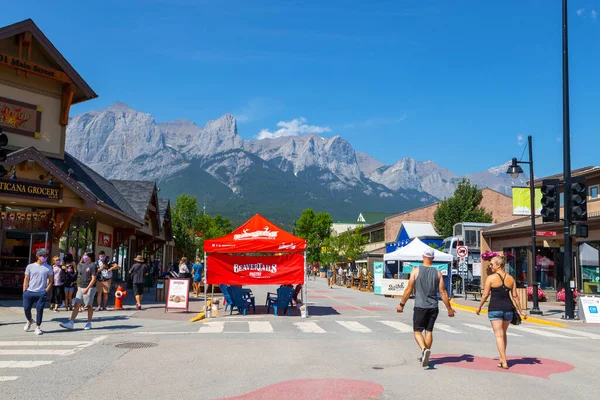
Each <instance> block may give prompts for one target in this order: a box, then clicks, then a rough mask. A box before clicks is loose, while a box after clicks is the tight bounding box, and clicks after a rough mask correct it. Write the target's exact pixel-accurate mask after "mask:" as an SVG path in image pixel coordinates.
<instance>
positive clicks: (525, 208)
mask: <svg viewBox="0 0 600 400" xmlns="http://www.w3.org/2000/svg"><path fill="white" fill-rule="evenodd" d="M512 198H513V215H531V191H530V189H529V188H524V187H514V188H512ZM541 212H542V189H539V188H538V189H535V215H541Z"/></svg>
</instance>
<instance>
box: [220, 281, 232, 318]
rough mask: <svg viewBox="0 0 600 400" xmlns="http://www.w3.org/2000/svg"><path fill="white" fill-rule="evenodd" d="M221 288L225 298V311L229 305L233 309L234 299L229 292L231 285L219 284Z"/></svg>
mask: <svg viewBox="0 0 600 400" xmlns="http://www.w3.org/2000/svg"><path fill="white" fill-rule="evenodd" d="M219 287H220V288H221V292H222V293H223V298H225V312H226V311H227V307H229V308H231V309H232V311H233V299H232V298H231V295H230V294H229V287H228V286H227V285H223V284H221V285H219Z"/></svg>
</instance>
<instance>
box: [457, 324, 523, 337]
mask: <svg viewBox="0 0 600 400" xmlns="http://www.w3.org/2000/svg"><path fill="white" fill-rule="evenodd" d="M463 325H464V326H468V327H469V328H473V329H479V330H480V331H486V332H494V330H493V329H492V327H491V326H482V325H475V324H463ZM506 335H507V336H521V335H519V334H517V333H512V332H506Z"/></svg>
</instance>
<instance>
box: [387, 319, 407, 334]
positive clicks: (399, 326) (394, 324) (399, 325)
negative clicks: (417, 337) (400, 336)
mask: <svg viewBox="0 0 600 400" xmlns="http://www.w3.org/2000/svg"><path fill="white" fill-rule="evenodd" d="M379 322H381V323H382V324H384V325H387V326H389V327H390V328H394V329H396V330H397V331H400V332H402V333H409V332H412V331H413V328H412V327H411V326H410V325H408V324H405V323H404V322H400V321H379Z"/></svg>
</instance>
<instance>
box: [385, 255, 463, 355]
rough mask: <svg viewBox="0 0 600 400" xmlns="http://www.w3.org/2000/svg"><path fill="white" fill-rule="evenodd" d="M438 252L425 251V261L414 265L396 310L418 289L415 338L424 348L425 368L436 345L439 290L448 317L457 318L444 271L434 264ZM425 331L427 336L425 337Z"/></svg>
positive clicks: (414, 311)
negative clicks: (434, 338) (433, 345)
mask: <svg viewBox="0 0 600 400" xmlns="http://www.w3.org/2000/svg"><path fill="white" fill-rule="evenodd" d="M434 256H435V252H434V251H433V249H427V250H425V251H424V252H423V264H422V265H420V266H419V267H417V268H414V269H413V270H412V272H411V273H410V279H409V280H408V287H407V288H406V289H405V290H404V295H403V296H402V301H400V304H399V305H398V307H396V311H397V312H399V313H401V312H403V311H404V306H405V305H406V302H407V301H408V297H409V296H410V294H411V293H412V292H413V289H414V290H415V307H414V310H413V331H414V335H415V340H416V341H417V344H418V345H419V348H420V349H421V358H419V362H420V363H421V365H422V366H423V367H427V366H428V365H429V357H430V355H431V345H432V344H433V327H434V325H435V321H436V319H437V317H438V314H439V308H438V297H437V293H438V291H439V292H440V295H441V297H442V301H443V302H444V305H445V306H446V308H447V309H448V316H449V317H454V309H453V308H452V306H451V305H450V300H449V299H448V293H447V292H446V288H445V287H444V279H443V278H442V273H441V272H440V271H439V270H438V269H436V268H433V267H432V266H431V265H432V263H433V259H434ZM423 331H425V336H423Z"/></svg>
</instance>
